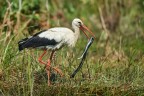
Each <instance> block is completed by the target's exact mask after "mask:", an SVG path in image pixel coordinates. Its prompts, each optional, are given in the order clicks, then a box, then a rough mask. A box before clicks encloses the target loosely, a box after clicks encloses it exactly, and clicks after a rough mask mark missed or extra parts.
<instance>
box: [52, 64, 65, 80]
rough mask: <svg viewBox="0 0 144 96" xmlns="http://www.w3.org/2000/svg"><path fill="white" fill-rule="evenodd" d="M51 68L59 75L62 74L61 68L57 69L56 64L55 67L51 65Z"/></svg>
mask: <svg viewBox="0 0 144 96" xmlns="http://www.w3.org/2000/svg"><path fill="white" fill-rule="evenodd" d="M53 69H54V70H55V71H56V72H57V73H58V74H59V75H60V76H61V77H63V76H64V74H63V73H62V71H61V69H59V68H58V67H57V66H56V67H53Z"/></svg>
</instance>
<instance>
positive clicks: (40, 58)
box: [38, 50, 47, 65]
mask: <svg viewBox="0 0 144 96" xmlns="http://www.w3.org/2000/svg"><path fill="white" fill-rule="evenodd" d="M46 53H47V50H44V52H43V54H42V55H41V56H40V57H39V58H38V61H39V62H40V63H41V64H44V65H46V63H45V62H44V61H42V58H43V56H44V55H45V54H46Z"/></svg>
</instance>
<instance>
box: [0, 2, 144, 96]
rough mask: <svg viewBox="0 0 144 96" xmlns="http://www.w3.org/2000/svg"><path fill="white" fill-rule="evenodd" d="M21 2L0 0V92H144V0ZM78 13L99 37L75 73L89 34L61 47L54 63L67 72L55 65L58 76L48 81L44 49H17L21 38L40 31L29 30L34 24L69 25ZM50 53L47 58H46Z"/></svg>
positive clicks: (138, 95) (12, 95)
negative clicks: (50, 82) (75, 42)
mask: <svg viewBox="0 0 144 96" xmlns="http://www.w3.org/2000/svg"><path fill="white" fill-rule="evenodd" d="M20 1H21V0H19V1H17V0H13V2H11V3H12V5H11V7H10V6H9V5H8V3H9V4H10V2H9V1H8V0H7V2H1V1H0V5H1V6H0V9H1V10H0V13H1V14H0V44H1V46H0V52H1V53H0V95H2V96H47V95H52V96H53V95H54V96H55V95H58V96H59V95H60V96H67V95H68V96H75V95H76V96H77V95H78V96H83V95H90V96H95V95H96V96H143V95H144V85H143V84H144V64H143V62H144V55H143V53H144V39H143V38H144V35H143V31H144V28H143V25H144V22H143V17H144V14H143V8H144V6H143V2H144V1H143V0H135V1H131V0H127V1H123V0H115V1H114V0H103V1H102V0H90V1H89V0H77V1H71V0H59V1H58V0H49V1H48V2H47V0H45V1H39V0H32V1H31V3H30V2H29V1H28V0H24V1H22V3H20ZM75 17H78V18H80V19H82V21H83V22H84V24H85V25H87V26H88V27H89V28H90V29H91V30H92V31H93V32H94V33H95V35H96V37H97V39H96V40H95V41H94V43H93V44H92V46H91V47H90V49H89V52H88V55H87V58H86V61H85V63H84V66H83V67H82V69H81V70H80V71H79V72H78V73H77V74H76V76H75V78H70V75H71V74H72V72H73V71H74V70H75V68H76V67H77V66H78V64H79V62H80V60H78V59H77V58H78V57H80V55H81V54H82V52H83V50H84V48H85V46H86V44H87V40H86V37H85V36H84V35H83V34H81V36H80V38H79V41H78V42H77V44H76V47H75V48H73V49H69V48H67V47H64V48H63V49H61V50H59V51H58V52H57V58H56V60H55V61H54V62H52V66H59V68H60V69H61V70H62V72H63V73H64V76H63V77H60V76H59V75H58V74H57V73H55V72H54V71H53V70H51V73H52V74H53V75H55V80H54V81H53V82H52V85H51V86H48V85H47V75H46V72H45V69H44V66H43V65H41V64H39V62H38V60H37V58H38V57H39V55H40V54H42V52H41V51H40V50H34V49H32V50H28V49H26V50H24V51H22V52H19V51H18V45H17V43H18V41H19V40H21V39H22V38H25V37H27V36H30V35H32V34H34V33H35V32H37V31H39V29H36V30H33V29H31V31H28V29H29V27H30V26H33V25H38V24H39V27H40V29H46V28H48V27H54V26H66V27H69V28H71V21H72V20H73V19H74V18H75ZM102 19H104V20H105V22H104V23H102V21H101V20H102ZM44 24H47V25H44ZM104 26H106V27H105V28H104ZM107 32H109V33H110V34H109V35H107ZM108 36H109V38H108ZM49 54H50V51H48V54H47V55H46V56H45V57H44V58H43V59H44V60H45V61H46V60H47V59H48V57H49Z"/></svg>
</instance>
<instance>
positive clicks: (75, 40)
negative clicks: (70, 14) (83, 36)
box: [73, 26, 80, 46]
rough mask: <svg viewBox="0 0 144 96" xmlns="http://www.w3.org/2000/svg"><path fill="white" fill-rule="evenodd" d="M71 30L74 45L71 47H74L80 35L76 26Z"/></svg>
mask: <svg viewBox="0 0 144 96" xmlns="http://www.w3.org/2000/svg"><path fill="white" fill-rule="evenodd" d="M73 29H74V40H73V41H74V42H73V43H74V44H73V46H75V43H76V42H77V40H78V38H79V35H80V29H79V27H77V26H73Z"/></svg>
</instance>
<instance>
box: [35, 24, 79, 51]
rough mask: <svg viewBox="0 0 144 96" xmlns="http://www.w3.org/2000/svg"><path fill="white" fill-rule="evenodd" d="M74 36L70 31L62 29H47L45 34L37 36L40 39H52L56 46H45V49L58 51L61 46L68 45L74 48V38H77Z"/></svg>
mask: <svg viewBox="0 0 144 96" xmlns="http://www.w3.org/2000/svg"><path fill="white" fill-rule="evenodd" d="M78 31H79V30H78ZM74 34H75V33H74V32H73V31H72V30H71V29H68V28H64V27H55V28H51V29H48V30H47V31H45V32H42V33H41V34H39V35H38V36H39V37H40V38H47V39H49V40H52V39H54V40H55V41H56V42H59V43H58V44H57V45H56V46H53V45H48V46H46V48H47V49H59V48H60V47H61V46H62V45H68V46H70V47H74V46H75V42H76V41H77V39H76V38H78V36H75V35H74ZM77 35H78V34H77Z"/></svg>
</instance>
